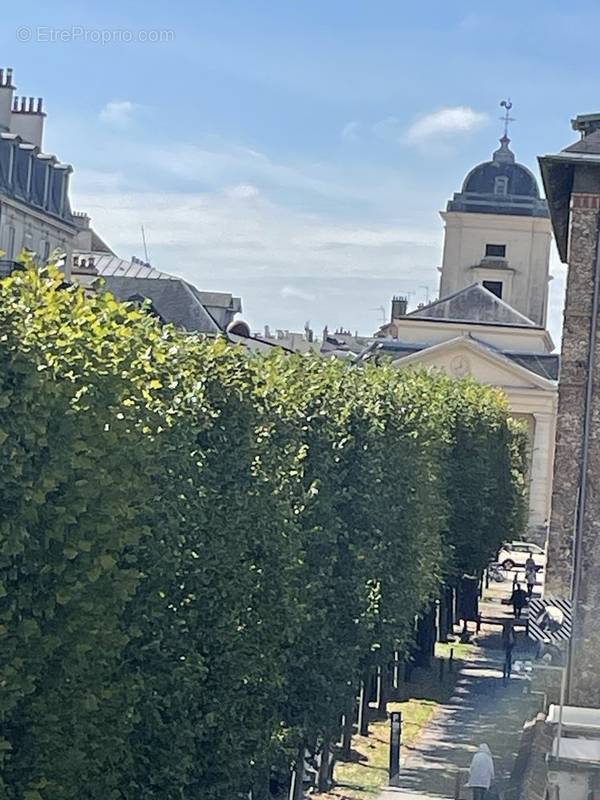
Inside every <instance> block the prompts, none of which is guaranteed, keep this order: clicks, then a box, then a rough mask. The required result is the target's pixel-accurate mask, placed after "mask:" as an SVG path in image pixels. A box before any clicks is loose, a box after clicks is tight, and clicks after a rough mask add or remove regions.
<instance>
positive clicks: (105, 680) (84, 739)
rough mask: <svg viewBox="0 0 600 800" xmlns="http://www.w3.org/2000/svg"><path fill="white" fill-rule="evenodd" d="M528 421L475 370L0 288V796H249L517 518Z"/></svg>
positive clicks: (332, 725) (44, 279)
mask: <svg viewBox="0 0 600 800" xmlns="http://www.w3.org/2000/svg"><path fill="white" fill-rule="evenodd" d="M523 436H524V434H523V433H522V431H521V430H520V429H518V427H516V426H515V425H514V424H513V423H512V422H511V420H510V419H509V418H508V413H507V408H506V405H505V401H504V399H503V398H502V396H501V395H500V394H499V393H498V392H496V391H495V390H491V389H487V388H484V387H481V386H478V385H476V384H474V383H471V382H458V383H457V382H454V381H452V380H450V379H448V378H444V377H441V376H434V375H429V374H425V373H414V372H404V371H398V370H395V369H394V368H392V367H389V366H382V367H366V368H364V369H363V368H360V369H357V368H352V367H349V366H348V365H346V364H341V363H339V362H331V361H325V360H321V359H319V358H301V357H295V356H292V357H290V356H284V355H279V356H277V355H275V356H273V357H272V358H268V359H267V358H262V357H260V358H259V357H249V356H248V355H247V353H246V352H245V351H243V350H241V349H238V348H232V347H230V346H229V345H227V344H226V343H225V342H224V341H216V342H206V341H200V340H198V339H197V338H195V337H189V336H184V335H182V334H179V333H177V332H175V331H174V330H172V329H170V328H161V327H160V326H159V325H158V323H157V322H156V321H155V320H154V319H153V318H151V317H150V316H149V315H146V314H145V313H144V312H143V311H139V310H136V309H135V308H133V307H130V306H126V305H123V304H120V303H117V302H116V301H115V300H114V299H113V298H112V297H111V296H110V295H107V294H102V295H98V296H93V297H86V296H85V294H84V293H83V292H82V291H81V290H80V289H77V288H74V287H68V288H65V287H64V285H63V284H62V280H61V277H60V275H59V273H57V272H54V271H53V270H52V269H50V270H49V271H48V272H46V271H44V272H41V273H40V272H36V271H35V270H34V269H30V270H29V271H27V272H23V273H16V274H15V275H13V276H12V277H11V278H10V279H7V280H5V281H2V282H1V283H0V460H1V465H2V476H3V479H2V482H1V484H0V503H1V507H2V512H3V513H2V518H1V520H0V644H1V648H0V681H1V686H2V692H1V693H0V721H1V723H2V736H3V738H2V739H1V740H0V798H6V800H24V798H31V799H32V800H33V798H35V799H36V800H40V798H41V800H75V798H80V797H86V798H90V800H100V799H101V798H102V800H105V799H106V798H115V799H116V798H121V799H122V800H129V799H130V798H131V800H133V799H134V798H135V800H138V798H140V799H141V800H175V799H176V798H177V800H231V798H235V797H236V795H237V793H238V792H244V791H245V792H247V790H248V788H249V787H250V786H254V788H255V789H256V790H257V796H265V786H266V780H267V776H268V770H269V767H270V765H272V764H274V763H277V762H283V763H285V762H286V760H288V759H289V754H290V753H292V752H295V750H296V748H297V746H298V743H299V742H301V741H303V742H306V743H307V744H308V745H309V746H312V745H316V744H317V743H318V742H319V741H320V740H323V739H327V738H328V737H330V736H331V735H332V733H333V732H334V731H335V730H336V726H337V724H338V721H339V714H340V712H341V711H342V710H344V708H346V707H347V703H348V699H349V698H351V697H352V695H353V693H354V691H355V687H356V682H357V680H358V678H359V677H360V675H361V674H362V673H363V672H364V671H365V669H368V668H369V667H371V666H372V665H374V664H379V663H383V662H384V661H385V659H386V658H388V657H389V654H390V652H391V651H392V650H393V649H402V648H403V647H404V646H406V645H407V643H408V642H409V640H410V637H411V635H412V631H413V628H414V620H415V616H416V615H418V614H419V613H420V612H422V611H423V609H425V608H426V607H427V605H428V604H429V603H430V602H431V601H432V600H433V599H435V597H436V596H437V593H438V591H439V586H440V582H441V581H442V579H443V578H444V577H445V576H455V575H458V574H461V573H462V572H464V571H477V570H479V569H480V568H481V567H482V565H483V564H484V563H485V560H486V559H487V558H489V557H490V556H491V555H492V553H493V550H494V548H495V547H496V546H497V544H498V543H499V542H500V541H501V539H503V538H504V537H508V536H511V535H513V534H514V533H517V532H518V530H519V526H520V525H521V524H522V515H523V509H524V502H523V498H524V488H523V487H524V479H523V475H524V472H525V469H524V452H525V447H524V438H523ZM261 792H262V794H261Z"/></svg>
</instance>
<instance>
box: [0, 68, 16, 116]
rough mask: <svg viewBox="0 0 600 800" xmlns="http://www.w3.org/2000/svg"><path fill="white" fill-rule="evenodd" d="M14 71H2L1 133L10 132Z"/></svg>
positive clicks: (0, 79) (0, 87)
mask: <svg viewBox="0 0 600 800" xmlns="http://www.w3.org/2000/svg"><path fill="white" fill-rule="evenodd" d="M14 91H15V87H14V86H13V85H12V69H10V68H8V69H6V70H4V69H2V70H0V131H4V132H8V131H10V121H11V109H12V104H13V93H14Z"/></svg>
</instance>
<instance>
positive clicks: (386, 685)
mask: <svg viewBox="0 0 600 800" xmlns="http://www.w3.org/2000/svg"><path fill="white" fill-rule="evenodd" d="M378 684H379V685H378V687H377V714H378V715H379V717H381V718H382V719H385V718H386V717H387V704H388V700H389V696H390V669H389V664H383V665H382V666H381V667H379V672H378Z"/></svg>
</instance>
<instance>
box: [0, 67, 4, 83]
mask: <svg viewBox="0 0 600 800" xmlns="http://www.w3.org/2000/svg"><path fill="white" fill-rule="evenodd" d="M0 86H4V70H3V69H0Z"/></svg>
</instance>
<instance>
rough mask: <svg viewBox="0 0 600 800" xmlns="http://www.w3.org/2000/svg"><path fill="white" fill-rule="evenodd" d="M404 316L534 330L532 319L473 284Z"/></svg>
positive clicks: (479, 285)
mask: <svg viewBox="0 0 600 800" xmlns="http://www.w3.org/2000/svg"><path fill="white" fill-rule="evenodd" d="M407 316H408V317H410V318H411V319H433V320H446V321H447V322H476V323H480V324H493V325H516V326H518V327H523V326H525V327H531V328H535V327H537V326H536V324H535V323H534V322H532V320H530V319H528V318H527V317H526V316H524V315H523V314H521V313H520V312H519V311H517V310H516V309H514V308H513V307H512V306H509V305H508V303H505V302H504V301H503V300H501V299H500V298H499V297H496V295H495V294H493V293H492V292H490V291H489V290H488V289H486V288H485V287H484V286H482V285H481V284H480V283H473V284H471V286H467V287H466V288H465V289H461V290H460V291H458V292H455V293H454V294H451V295H448V297H444V298H442V299H441V300H436V301H435V302H434V303H430V304H429V305H427V306H423V308H418V309H417V310H416V311H412V312H411V313H410V314H408V315H407Z"/></svg>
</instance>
